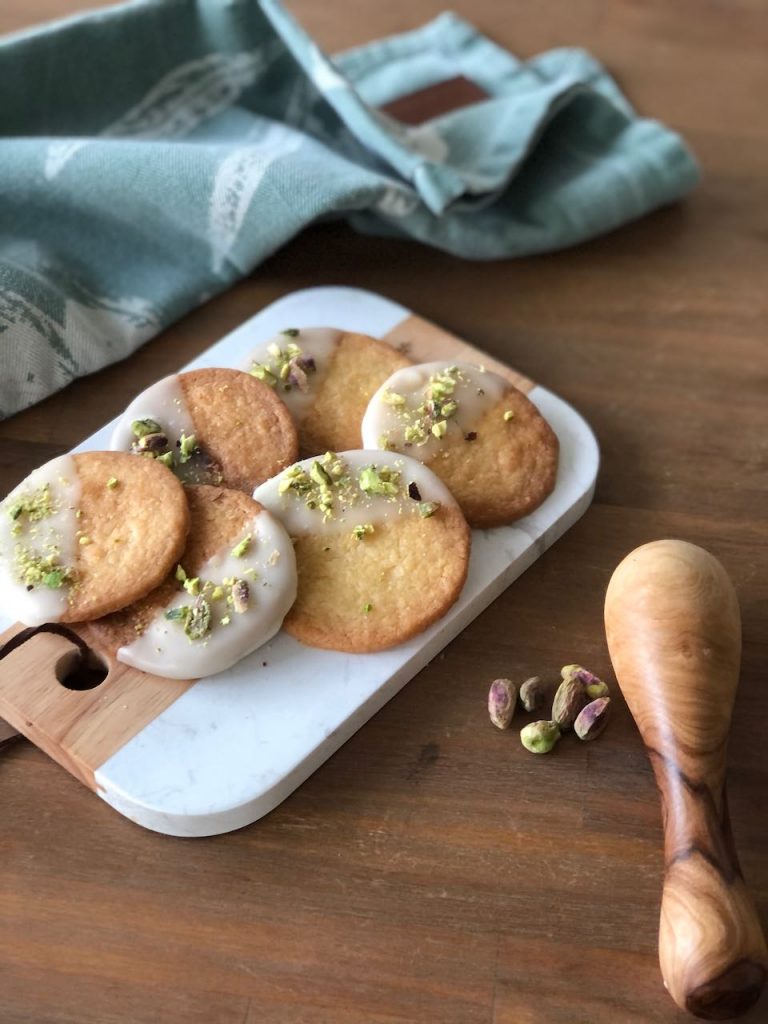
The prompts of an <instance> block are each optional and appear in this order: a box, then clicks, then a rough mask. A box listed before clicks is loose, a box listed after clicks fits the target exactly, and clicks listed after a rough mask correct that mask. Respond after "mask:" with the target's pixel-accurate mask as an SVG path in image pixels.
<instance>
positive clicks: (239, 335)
mask: <svg viewBox="0 0 768 1024" xmlns="http://www.w3.org/2000/svg"><path fill="white" fill-rule="evenodd" d="M411 315H413V314H412V312H411V311H410V310H407V309H405V308H404V307H403V306H400V305H397V304H396V303H394V302H390V301H389V300H388V299H385V298H382V297H381V296H379V295H375V294H373V293H372V292H366V291H361V290H359V289H355V288H341V287H322V288H310V289H307V290H304V291H300V292H294V293H293V294H291V295H287V296H285V297H284V298H282V299H279V300H278V301H277V302H274V303H272V305H270V306H268V307H267V308H266V309H264V310H262V311H261V312H260V313H257V314H256V315H255V316H253V317H251V318H250V319H249V320H247V321H246V322H245V323H243V324H242V325H241V326H240V327H238V328H237V329H236V330H234V331H232V332H231V333H230V334H228V335H226V337H224V338H222V339H221V341H219V342H218V343H217V344H215V345H213V346H212V347H211V348H210V349H208V350H207V351H206V352H204V353H203V354H202V355H201V356H199V357H198V358H197V359H195V360H193V361H192V362H191V363H190V364H189V365H188V366H187V367H185V369H194V368H198V367H204V366H238V365H240V364H241V363H242V360H243V358H244V357H245V356H246V355H247V353H248V351H249V349H250V348H251V347H253V346H254V345H255V344H257V343H258V342H260V341H263V340H265V339H267V338H269V337H270V336H272V335H274V334H276V333H277V332H278V331H280V330H283V329H284V328H285V327H286V326H290V327H298V328H302V327H314V326H322V325H332V326H334V327H339V328H342V329H344V330H348V331H360V332H362V333H366V334H371V335H374V336H377V337H383V336H384V335H386V334H387V333H388V332H389V331H391V330H392V329H393V328H395V327H396V326H397V325H398V324H399V323H401V322H402V321H403V320H405V319H407V318H408V317H409V316H411ZM466 340H469V341H470V342H471V339H466ZM528 397H529V398H530V399H531V401H532V402H534V404H535V405H536V406H537V407H538V408H539V409H540V411H541V412H542V414H543V415H544V416H545V417H546V419H547V420H548V421H549V423H550V424H551V426H552V428H553V429H554V431H555V433H556V434H557V436H558V438H559V441H560V465H559V470H558V477H557V484H556V487H555V489H554V491H553V493H552V494H551V495H550V496H549V498H547V500H546V501H545V502H544V503H543V504H542V505H541V506H540V507H539V508H537V509H536V510H535V512H533V513H532V514H531V515H529V516H526V518H525V519H522V520H519V521H518V522H516V523H515V524H514V525H513V526H506V527H501V528H498V529H494V530H475V531H474V533H473V537H472V557H471V561H470V568H469V576H468V579H467V583H466V585H465V587H464V590H463V591H462V594H461V596H460V598H459V600H458V602H457V603H456V604H455V605H454V606H453V608H452V609H451V610H450V611H449V612H448V614H447V615H445V616H444V617H443V618H442V619H441V620H440V621H439V622H437V623H435V624H434V625H433V626H432V627H431V628H430V629H428V630H427V631H426V632H425V633H422V634H421V635H420V636H417V637H415V638H414V639H413V640H411V641H410V642H408V643H406V644H404V645H402V646H400V647H397V648H394V649H392V650H389V651H383V652H381V653H377V654H344V653H340V652H336V651H320V650H314V649H310V648H307V647H303V646H302V645H301V644H299V643H298V642H297V641H295V640H293V639H292V638H291V637H289V636H287V635H286V634H284V633H279V634H278V636H277V637H276V638H275V639H274V640H273V641H272V642H270V643H269V644H268V645H267V646H266V647H263V648H261V649H260V650H258V651H256V652H255V653H254V654H253V655H251V656H250V657H248V658H246V659H244V660H243V661H241V662H240V663H239V664H238V665H236V666H235V667H234V668H232V669H230V670H229V671H227V672H223V673H221V674H220V675H218V676H215V677H211V678H208V679H201V680H199V681H198V682H197V683H195V684H194V685H193V686H191V687H190V688H189V689H188V690H187V691H186V692H185V693H184V694H183V695H182V696H181V697H180V698H179V699H178V700H176V701H175V702H174V703H173V704H171V705H170V707H168V708H167V709H166V710H165V711H163V712H162V713H161V714H160V715H159V716H158V717H157V718H156V719H154V721H152V722H151V723H150V724H149V725H147V726H145V727H144V728H143V729H142V730H141V731H140V732H139V733H137V734H136V735H135V736H134V737H133V738H132V739H131V740H129V741H128V743H126V744H125V746H123V747H122V748H121V749H120V750H118V751H117V753H115V754H113V755H112V756H111V757H110V758H109V759H108V760H107V761H105V762H104V764H102V766H101V767H100V768H99V769H98V770H97V771H96V776H95V778H96V783H97V787H98V790H97V791H98V793H99V795H100V796H101V798H102V799H103V800H105V801H106V802H107V803H108V804H110V805H111V806H112V807H113V808H115V810H117V811H119V812H120V813H121V814H123V815H125V817H127V818H129V819H131V820H132V821H134V822H136V823H138V824H139V825H143V826H144V827H145V828H149V829H153V830H155V831H157V832H163V833H165V834H167V835H173V836H210V835H216V834H219V833H223V832H229V831H232V830H233V829H237V828H241V827H242V826H244V825H248V824H250V823H251V822H254V821H256V820H257V819H258V818H260V817H262V816H263V815H265V814H267V813H268V812H269V811H271V810H272V809H273V808H274V807H276V806H277V805H278V804H279V803H280V802H281V801H282V800H284V799H285V798H286V797H287V796H288V795H289V794H290V793H291V792H292V791H293V790H294V789H295V788H296V787H297V786H298V785H300V784H301V783H302V782H303V781H304V780H305V779H306V778H308V776H309V775H311V774H312V772H314V771H315V770H316V769H317V768H319V767H320V765H321V764H322V763H323V762H324V761H325V760H326V759H327V758H328V757H330V755H331V754H332V753H333V752H334V751H335V750H337V749H338V748H339V747H340V746H341V745H342V743H344V742H345V740H347V739H349V737H350V736H352V735H353V733H354V732H356V731H357V729H359V728H360V726H361V725H363V724H364V723H365V722H366V721H367V720H368V719H369V718H370V717H371V716H372V715H373V714H375V712H376V711H378V710H379V708H381V707H382V706H383V705H384V704H385V703H386V702H387V701H388V700H389V699H390V698H391V697H393V696H394V695H395V694H396V693H397V692H398V691H399V690H400V689H401V688H402V687H403V686H404V685H405V684H406V683H407V682H408V681H409V680H410V679H412V678H413V677H414V676H415V675H416V674H417V672H419V671H420V670H421V669H422V668H423V667H424V666H425V665H426V664H427V663H428V662H429V661H430V660H431V659H432V658H434V657H435V655H436V654H438V652H439V651H440V650H442V648H443V647H445V646H446V644H448V643H449V642H450V641H451V640H453V639H454V637H456V636H457V635H458V634H459V633H460V632H461V631H462V630H463V629H464V627H465V626H467V625H468V624H469V623H470V622H471V621H472V619H474V618H475V617H476V616H477V615H478V614H479V613H480V612H481V611H482V610H483V609H484V608H486V607H487V606H488V605H489V604H490V603H491V602H492V601H493V600H494V599H495V598H496V597H498V595H499V594H500V593H501V592H502V591H503V590H505V589H506V588H507V587H508V586H509V585H510V583H512V581H513V580H515V579H516V578H517V577H518V576H519V575H520V574H521V573H522V572H523V571H524V570H525V569H527V568H528V566H530V565H531V563H532V562H534V561H535V559H536V558H537V557H538V556H539V555H540V554H541V553H542V552H543V551H545V550H546V549H547V548H548V547H549V546H550V545H551V544H552V543H554V541H555V540H557V538H558V537H560V536H561V535H562V534H563V533H564V532H565V531H566V530H567V529H568V527H569V526H571V525H573V523H575V522H576V520H577V519H578V518H579V517H580V516H581V515H582V514H583V513H584V512H585V511H586V509H587V508H588V507H589V504H590V502H591V500H592V495H593V492H594V486H595V479H596V476H597V470H598V465H599V452H598V447H597V442H596V441H595V438H594V435H593V434H592V431H591V430H590V428H589V426H588V425H587V423H586V422H585V421H584V419H582V417H581V416H580V415H579V414H578V413H577V412H575V410H574V409H572V408H571V407H570V406H569V405H567V404H566V403H565V402H563V401H562V400H561V399H560V398H558V397H557V396H556V395H554V394H552V392H550V391H547V390H546V389H545V388H543V387H541V386H539V385H535V386H534V387H533V389H532V390H531V391H530V392H529V395H528ZM113 426H114V422H113V423H109V424H107V425H106V426H104V427H103V428H102V429H101V430H99V431H98V432H97V433H95V434H93V435H92V436H91V437H89V438H88V439H87V440H86V441H84V442H83V443H82V444H80V445H78V447H77V448H75V449H74V450H75V451H87V450H94V449H100V448H106V447H108V442H109V437H110V435H111V433H112V429H113ZM11 624H12V623H11V621H10V620H3V619H2V617H0V630H3V629H5V628H7V627H8V626H10V625H11ZM265 662H266V665H264V663H265ZM4 726H5V723H2V722H0V729H1V728H3V727H4ZM6 728H7V727H6Z"/></svg>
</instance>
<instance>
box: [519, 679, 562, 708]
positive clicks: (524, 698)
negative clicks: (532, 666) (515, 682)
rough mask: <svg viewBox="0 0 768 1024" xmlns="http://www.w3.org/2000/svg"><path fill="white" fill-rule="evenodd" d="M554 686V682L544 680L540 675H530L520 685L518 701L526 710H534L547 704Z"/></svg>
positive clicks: (552, 694)
mask: <svg viewBox="0 0 768 1024" xmlns="http://www.w3.org/2000/svg"><path fill="white" fill-rule="evenodd" d="M556 686H557V684H556V683H553V682H545V681H544V680H543V679H542V678H541V677H540V676H531V678H530V679H526V680H525V682H524V683H523V685H522V686H521V687H520V703H521V704H522V705H523V707H524V708H525V710H526V711H536V710H538V708H542V707H544V705H545V704H549V702H550V701H551V700H552V698H553V697H554V695H555V688H556Z"/></svg>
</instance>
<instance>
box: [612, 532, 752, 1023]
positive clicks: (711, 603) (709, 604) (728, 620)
mask: <svg viewBox="0 0 768 1024" xmlns="http://www.w3.org/2000/svg"><path fill="white" fill-rule="evenodd" d="M605 626H606V634H607V637H608V648H609V651H610V655H611V661H612V662H613V667H614V669H615V672H616V678H617V680H618V682H619V686H620V687H621V690H622V692H623V694H624V696H625V698H626V701H627V704H628V705H629V709H630V711H631V712H632V715H633V716H634V718H635V721H636V723H637V726H638V728H639V730H640V734H641V736H642V738H643V742H644V743H645V746H646V748H647V750H648V754H649V756H650V759H651V763H652V765H653V769H654V773H655V775H656V782H657V784H658V787H659V790H660V792H661V799H662V813H663V820H664V854H665V879H664V891H663V895H662V903H661V922H660V928H659V959H660V961H661V971H662V975H663V977H664V983H665V985H666V986H667V988H668V989H669V992H670V994H671V995H672V998H673V999H674V1000H675V1002H676V1003H677V1004H678V1005H679V1006H680V1007H682V1008H683V1009H686V1010H688V1011H689V1012H691V1013H694V1014H696V1015H697V1016H699V1017H704V1018H706V1019H709V1020H724V1019H727V1018H729V1017H734V1016H737V1015H738V1014H740V1013H742V1012H744V1011H746V1010H747V1009H749V1007H750V1006H752V1005H753V1003H754V1002H755V1001H756V1000H757V999H758V997H759V995H760V992H761V990H762V987H763V984H764V981H765V974H766V966H767V965H768V954H767V953H766V946H765V939H764V937H763V933H762V929H761V926H760V922H759V920H758V917H757V914H756V912H755V909H754V907H753V905H752V902H751V900H750V897H749V894H748V892H747V889H746V886H745V884H744V880H743V878H742V875H741V870H740V868H739V862H738V858H737V855H736V850H735V848H734V844H733V839H732V836H731V829H730V822H729V819H728V806H727V801H726V796H725V761H726V747H727V742H728V731H729V727H730V722H731V711H732V708H733V701H734V696H735V693H736V685H737V682H738V677H739V663H740V656H741V623H740V615H739V606H738V602H737V599H736V594H735V592H734V589H733V586H732V585H731V582H730V580H729V579H728V576H727V575H726V573H725V570H724V569H723V567H722V566H721V565H720V563H719V562H718V561H717V560H716V559H715V558H713V557H712V555H710V554H708V553H707V552H706V551H704V550H702V549H701V548H699V547H696V546H695V545H693V544H687V543H685V542H683V541H675V540H663V541H656V542H654V543H652V544H645V545H644V546H643V547H640V548H637V549H636V550H635V551H633V552H632V553H631V554H629V555H628V556H627V557H626V558H625V559H624V561H623V562H622V563H621V564H620V565H619V567H618V568H617V569H616V571H615V572H614V574H613V576H612V578H611V581H610V583H609V586H608V593H607V595H606V601H605Z"/></svg>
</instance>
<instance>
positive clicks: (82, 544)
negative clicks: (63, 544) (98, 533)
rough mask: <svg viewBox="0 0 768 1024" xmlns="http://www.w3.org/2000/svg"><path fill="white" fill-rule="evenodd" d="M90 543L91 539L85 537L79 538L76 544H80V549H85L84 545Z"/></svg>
mask: <svg viewBox="0 0 768 1024" xmlns="http://www.w3.org/2000/svg"><path fill="white" fill-rule="evenodd" d="M90 543H91V538H90V537H85V536H83V537H81V538H80V540H79V541H78V544H80V545H81V546H82V547H85V545H86V544H90Z"/></svg>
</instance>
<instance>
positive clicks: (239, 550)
mask: <svg viewBox="0 0 768 1024" xmlns="http://www.w3.org/2000/svg"><path fill="white" fill-rule="evenodd" d="M250 546H251V535H250V534H248V536H247V537H243V539H242V540H241V541H240V542H239V543H237V544H235V546H234V547H233V548H232V552H231V554H232V557H233V558H242V557H243V555H244V554H246V552H247V551H248V549H249V548H250Z"/></svg>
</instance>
